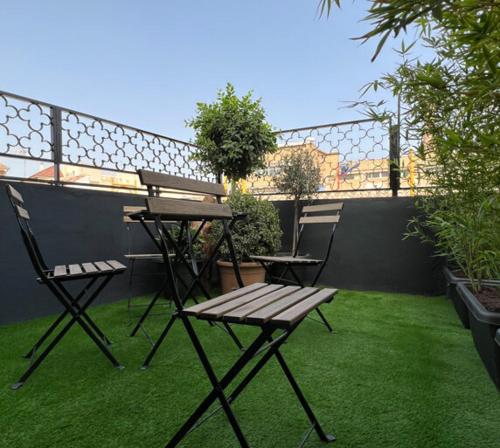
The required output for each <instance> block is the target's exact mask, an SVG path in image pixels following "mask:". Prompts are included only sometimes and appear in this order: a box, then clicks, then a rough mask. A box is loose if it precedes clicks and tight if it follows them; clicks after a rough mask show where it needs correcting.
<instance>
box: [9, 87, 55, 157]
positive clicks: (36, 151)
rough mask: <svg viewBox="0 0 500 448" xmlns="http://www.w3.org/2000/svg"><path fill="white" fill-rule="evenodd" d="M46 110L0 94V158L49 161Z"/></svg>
mask: <svg viewBox="0 0 500 448" xmlns="http://www.w3.org/2000/svg"><path fill="white" fill-rule="evenodd" d="M51 124H52V120H51V114H50V107H49V106H46V105H43V104H39V103H36V102H31V101H25V100H22V99H18V98H16V97H12V96H9V95H7V94H3V93H1V92H0V155H2V154H3V155H11V156H18V157H26V158H30V159H34V160H47V161H51V160H52V159H53V152H52V135H51Z"/></svg>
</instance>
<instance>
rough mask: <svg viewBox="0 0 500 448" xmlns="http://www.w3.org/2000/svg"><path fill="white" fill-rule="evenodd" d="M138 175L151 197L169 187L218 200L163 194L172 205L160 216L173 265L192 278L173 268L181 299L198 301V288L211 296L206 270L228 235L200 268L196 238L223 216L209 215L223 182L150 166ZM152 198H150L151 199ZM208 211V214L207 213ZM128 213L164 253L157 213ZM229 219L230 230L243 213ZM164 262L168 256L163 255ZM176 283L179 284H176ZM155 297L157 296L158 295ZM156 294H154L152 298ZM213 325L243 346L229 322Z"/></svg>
mask: <svg viewBox="0 0 500 448" xmlns="http://www.w3.org/2000/svg"><path fill="white" fill-rule="evenodd" d="M138 174H139V178H140V180H141V183H142V184H143V185H145V186H146V187H147V188H148V195H149V198H150V199H151V200H153V199H157V198H159V197H160V194H161V191H162V190H164V189H167V190H175V191H176V192H183V193H190V194H195V195H204V196H209V197H214V198H215V201H216V203H208V202H200V201H193V200H183V199H170V198H162V200H163V201H165V202H164V204H165V207H171V210H170V212H169V213H165V214H164V216H162V218H161V220H160V224H161V231H162V232H163V234H164V236H165V238H167V239H168V241H169V244H170V249H171V250H170V252H168V258H169V261H170V264H171V265H172V266H176V268H179V267H181V266H182V267H183V268H184V270H185V271H186V273H187V274H188V276H190V278H191V283H188V282H186V280H185V279H184V278H183V276H182V275H180V274H179V270H178V269H173V270H172V273H173V275H174V277H175V278H176V280H177V283H176V285H178V284H180V286H182V287H183V288H184V293H183V294H182V296H183V297H182V303H183V304H184V303H185V302H186V301H187V300H188V299H192V300H193V301H194V302H195V303H198V300H197V297H196V295H195V294H194V293H195V291H196V290H197V291H198V292H199V293H201V295H202V296H204V297H205V298H206V299H207V300H210V299H211V298H212V296H211V294H210V292H209V291H208V289H207V288H206V286H205V285H204V283H203V281H202V276H203V274H204V273H205V272H206V271H207V269H208V268H209V267H210V265H211V264H212V261H213V260H214V258H215V257H216V256H217V253H218V250H219V248H220V246H221V245H222V242H223V241H224V239H225V236H223V237H222V238H221V241H220V242H219V244H218V245H216V247H215V249H214V252H213V254H212V255H211V256H210V257H209V258H208V259H207V260H205V262H204V263H203V264H202V266H201V268H198V265H197V262H196V260H195V257H194V254H193V245H194V244H195V242H196V241H197V239H198V238H199V237H200V236H201V235H202V232H203V229H204V228H205V226H206V225H207V224H208V223H209V222H210V221H212V220H214V219H218V218H221V217H220V216H218V215H217V214H215V215H214V216H212V215H210V212H211V210H213V209H217V208H218V207H220V206H221V204H220V202H221V198H222V197H223V196H224V195H225V190H224V186H223V185H222V184H220V183H212V182H204V181H196V180H192V179H187V178H183V177H177V176H172V175H168V174H160V173H155V172H152V171H147V170H139V171H138ZM148 200H149V199H148ZM186 207H187V209H188V211H190V210H191V209H196V210H195V213H192V214H189V213H187V212H186V213H185V212H184V210H185V208H186ZM205 215H207V216H205ZM128 217H129V218H130V219H132V220H135V221H138V222H140V223H141V224H142V225H143V227H144V230H145V231H146V233H147V234H148V235H149V236H150V238H151V240H152V241H153V243H154V244H155V245H156V246H157V247H158V250H159V251H160V252H161V253H163V251H162V246H161V235H160V232H159V231H158V224H157V223H156V215H154V214H153V213H151V211H150V210H149V209H144V210H143V211H138V212H136V213H130V214H129V215H128ZM226 218H227V219H229V218H230V219H229V221H230V223H229V224H228V223H227V222H226V221H224V226H225V229H226V230H227V229H228V228H229V227H232V226H233V225H234V222H235V221H236V220H238V219H242V218H243V216H241V215H235V216H233V215H232V214H231V215H230V216H229V217H228V216H226V215H224V219H226ZM151 220H153V221H154V222H155V224H156V230H157V231H158V233H157V234H155V233H153V232H152V230H151V228H149V227H148V226H147V225H146V223H147V222H150V221H151ZM172 221H175V222H178V223H179V224H180V233H179V235H178V237H177V238H174V236H172V234H171V232H170V229H169V228H168V224H169V223H171V222H172ZM193 222H198V223H199V225H198V227H197V229H196V232H195V233H194V235H191V232H190V230H189V229H190V227H191V224H192V223H193ZM183 232H185V234H186V237H187V238H186V240H187V241H186V243H185V244H182V234H183ZM229 247H230V251H234V249H233V246H232V242H231V243H230V245H229ZM163 263H165V257H163ZM237 280H238V284H239V285H243V281H242V280H241V276H240V275H239V272H238V276H237ZM165 282H166V283H165V284H164V285H163V286H162V287H163V288H165V287H167V285H169V286H170V289H172V286H171V285H172V284H171V282H169V281H168V278H166V279H165ZM176 287H177V286H176ZM177 294H178V295H179V296H180V295H181V294H180V293H179V290H177ZM155 297H156V296H155ZM154 300H155V298H153V301H154ZM153 301H152V302H151V303H150V306H149V307H148V309H147V310H146V311H145V313H144V314H143V316H142V317H141V319H140V320H139V322H138V324H137V325H136V328H135V329H134V332H133V333H132V334H131V336H132V335H134V334H135V332H136V331H137V328H138V326H140V325H141V324H142V322H143V321H144V319H145V318H146V316H147V314H148V313H149V311H150V310H151V308H152V306H153V305H154V302H153ZM178 317H179V316H178V313H177V312H174V313H173V314H172V316H171V317H170V319H169V320H168V322H167V324H166V326H165V328H164V330H163V332H162V333H161V334H160V336H159V337H158V339H157V340H156V342H155V343H154V344H153V347H152V349H151V351H150V352H149V354H148V355H147V357H146V359H145V361H144V363H143V368H147V367H148V366H149V365H150V363H151V361H152V359H153V358H154V356H155V354H156V352H157V351H158V349H159V347H160V346H161V344H162V343H163V341H164V340H165V338H166V337H167V335H168V333H169V332H170V329H171V328H172V325H173V324H174V322H175V320H176V319H177V318H178ZM210 325H211V326H217V327H219V328H222V329H223V330H224V331H226V332H227V333H228V334H229V336H230V337H231V338H232V339H233V341H234V342H235V344H236V345H237V347H238V348H239V349H243V345H242V344H241V342H240V341H239V339H238V337H237V336H236V335H235V334H234V332H233V330H232V329H231V327H230V325H229V324H228V323H222V324H212V323H211V324H210Z"/></svg>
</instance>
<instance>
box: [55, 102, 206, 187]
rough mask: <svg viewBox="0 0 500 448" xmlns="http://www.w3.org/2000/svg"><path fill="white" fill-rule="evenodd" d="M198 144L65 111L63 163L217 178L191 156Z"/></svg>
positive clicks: (193, 177) (127, 170) (116, 169)
mask: <svg viewBox="0 0 500 448" xmlns="http://www.w3.org/2000/svg"><path fill="white" fill-rule="evenodd" d="M194 149H195V147H194V146H193V145H192V144H190V143H187V142H181V141H178V140H174V139H171V138H168V137H165V136H161V135H157V134H153V133H149V132H144V131H141V130H138V129H135V128H132V127H130V126H125V125H121V124H118V123H114V122H112V121H106V120H102V119H99V118H96V117H92V116H89V115H85V114H79V113H76V112H69V111H64V110H63V111H62V162H63V163H67V164H74V165H80V166H88V167H92V168H105V169H109V170H113V171H122V172H131V173H133V172H135V171H136V170H138V169H141V168H144V169H148V170H152V171H159V172H163V173H168V174H172V175H175V176H182V177H189V178H192V179H198V180H209V181H212V180H214V179H213V178H211V177H210V176H206V175H204V174H202V172H201V169H200V166H199V164H198V163H197V162H195V161H193V160H192V159H191V156H192V154H193V151H194Z"/></svg>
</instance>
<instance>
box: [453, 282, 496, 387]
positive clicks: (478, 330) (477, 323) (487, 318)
mask: <svg viewBox="0 0 500 448" xmlns="http://www.w3.org/2000/svg"><path fill="white" fill-rule="evenodd" d="M457 291H458V293H459V294H460V296H461V297H462V300H463V301H464V303H465V305H466V306H467V309H468V310H469V323H470V329H471V332H472V338H473V340H474V345H475V346H476V349H477V351H478V353H479V356H480V357H481V359H482V361H483V363H484V366H485V367H486V370H487V371H488V373H489V374H490V376H491V379H492V380H493V382H494V383H495V385H496V386H497V388H498V389H500V345H498V343H497V342H498V341H495V338H496V336H497V332H498V330H499V329H500V313H495V312H491V311H488V310H487V309H486V308H485V307H484V306H483V305H482V304H481V303H480V302H479V301H478V300H477V298H476V296H475V295H474V294H473V293H472V292H471V291H470V289H469V288H468V287H467V284H466V283H459V284H458V285H457Z"/></svg>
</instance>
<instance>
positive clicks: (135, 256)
mask: <svg viewBox="0 0 500 448" xmlns="http://www.w3.org/2000/svg"><path fill="white" fill-rule="evenodd" d="M143 210H144V207H137V206H129V205H125V206H124V207H123V222H124V223H125V224H126V226H127V229H128V230H130V225H131V224H135V225H136V224H138V223H139V222H140V223H141V224H142V226H143V227H144V226H148V224H150V223H152V221H145V220H143V221H140V220H139V221H138V220H134V219H131V218H130V216H129V215H131V214H134V213H135V214H137V213H138V212H141V211H143ZM131 245H132V243H131V241H130V242H129V250H128V253H127V254H125V258H126V259H127V260H128V262H129V286H132V279H133V276H134V272H135V264H136V263H137V262H146V263H150V264H156V265H158V264H163V256H162V254H161V253H160V252H156V253H131V252H132V251H131ZM143 275H162V276H163V275H164V274H163V272H158V273H148V274H143ZM166 286H167V283H166V281H165V280H163V282H162V285H161V287H160V288H159V289H158V291H157V292H156V293H155V295H154V296H153V298H152V299H151V301H150V302H149V304H148V305H132V303H131V300H132V299H131V298H129V299H128V301H127V310H128V312H129V317H131V315H130V310H131V308H132V307H133V306H135V307H141V308H145V309H144V312H143V313H142V314H141V316H140V317H139V319H138V320H137V322H136V323H135V325H134V327H133V329H132V332H131V333H130V336H131V337H132V336H135V335H136V334H137V332H138V331H139V329H142V330H143V331H144V334H145V335H146V338H147V339H148V340H149V341H150V342H151V338H150V336H149V334H148V333H147V332H146V331H145V330H144V327H143V324H144V322H145V320H146V318H147V317H148V316H149V315H150V313H151V311H152V310H153V308H154V306H155V305H156V303H157V302H158V299H160V298H161V297H162V296H163V297H164V298H165V300H168V298H167V296H166V294H165V288H166ZM168 302H169V305H170V306H171V304H172V302H171V301H170V300H168Z"/></svg>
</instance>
